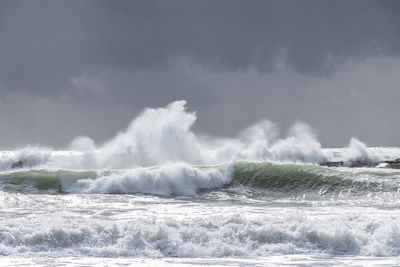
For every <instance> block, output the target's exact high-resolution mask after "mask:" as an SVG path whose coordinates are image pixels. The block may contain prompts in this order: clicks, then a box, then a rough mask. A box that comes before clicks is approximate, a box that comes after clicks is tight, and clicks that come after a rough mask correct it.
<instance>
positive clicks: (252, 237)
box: [0, 101, 400, 266]
mask: <svg viewBox="0 0 400 267" xmlns="http://www.w3.org/2000/svg"><path fill="white" fill-rule="evenodd" d="M195 119H196V116H195V114H194V113H190V112H187V111H186V109H185V102H183V101H178V102H173V103H171V104H170V105H168V106H167V107H164V108H159V109H146V110H145V111H143V113H142V114H141V115H140V116H138V117H137V118H136V119H135V120H133V122H132V123H131V124H130V125H129V127H128V128H127V129H126V130H125V131H123V132H121V133H119V134H117V135H116V136H115V137H114V138H113V139H112V140H110V141H108V142H106V143H104V144H101V145H97V144H95V143H94V141H93V140H91V139H90V138H88V137H78V138H76V139H75V140H73V141H72V142H71V145H70V146H69V147H68V148H67V149H65V150H53V149H50V148H45V147H25V148H20V149H15V150H13V151H1V152H0V203H1V209H0V265H9V266H32V265H36V266H93V265H100V266H101V265H103V266H114V265H116V266H139V265H142V266H188V265H195V266H203V265H212V266H238V265H239V266H282V265H294V266H341V265H342V266H398V265H399V264H400V260H399V255H400V224H399V222H400V200H399V188H400V170H397V169H395V168H388V167H387V165H385V161H386V162H387V161H388V160H395V159H397V158H400V149H398V148H379V147H375V148H368V147H367V146H365V145H364V144H363V143H362V142H360V141H358V140H357V139H351V141H350V143H349V146H348V147H345V148H336V149H324V148H322V147H321V145H320V143H319V142H318V141H317V139H316V136H315V134H313V132H312V130H311V129H310V128H309V127H308V126H307V125H305V124H303V123H297V124H295V125H294V126H293V127H292V129H291V130H289V132H288V134H287V135H286V136H285V137H280V134H279V131H278V129H277V127H276V126H275V125H274V124H273V123H271V122H268V121H261V122H260V123H258V124H256V125H253V126H251V127H249V128H248V129H246V130H244V131H242V132H241V133H239V134H238V136H237V137H236V138H216V137H210V136H204V135H199V134H196V133H194V132H193V131H192V130H191V126H192V124H193V123H194V121H195ZM326 162H335V163H337V162H340V163H341V164H339V165H338V166H336V165H335V166H336V167H327V166H321V165H324V163H326ZM354 163H357V164H354ZM354 166H357V167H354Z"/></svg>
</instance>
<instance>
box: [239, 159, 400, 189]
mask: <svg viewBox="0 0 400 267" xmlns="http://www.w3.org/2000/svg"><path fill="white" fill-rule="evenodd" d="M233 175H234V178H233V183H234V184H242V185H248V186H252V187H257V188H263V189H272V190H281V191H291V190H296V191H306V190H319V189H321V188H322V187H324V188H325V189H324V190H328V191H332V190H337V189H356V190H362V191H374V192H376V191H382V190H383V191H386V190H389V191H391V190H396V189H397V187H396V186H394V185H393V184H391V185H388V184H386V183H384V182H382V181H379V180H378V179H375V177H372V175H371V174H370V176H369V177H368V178H369V179H365V173H359V174H358V173H352V172H345V171H338V170H334V169H332V168H326V167H320V166H315V165H293V164H282V165H281V164H271V163H248V162H241V163H238V164H236V166H235V170H234V174H233ZM362 175H364V176H362ZM383 175H384V174H381V173H379V175H377V176H383Z"/></svg>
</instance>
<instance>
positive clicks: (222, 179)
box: [63, 163, 232, 196]
mask: <svg viewBox="0 0 400 267" xmlns="http://www.w3.org/2000/svg"><path fill="white" fill-rule="evenodd" d="M231 171H232V168H230V167H229V166H223V167H222V166H221V167H213V168H211V167H193V166H189V165H187V164H183V163H176V164H168V165H163V166H160V167H155V168H142V167H141V168H136V169H130V170H126V171H121V172H117V173H112V174H108V175H104V176H101V177H98V178H96V179H85V180H80V181H78V182H76V183H74V184H72V185H70V186H69V187H68V188H63V190H65V191H66V192H73V193H112V194H128V193H148V194H156V195H164V196H169V195H194V194H196V192H197V191H198V190H201V189H211V188H216V187H221V186H223V185H224V184H227V183H229V182H230V181H231V179H232V175H231Z"/></svg>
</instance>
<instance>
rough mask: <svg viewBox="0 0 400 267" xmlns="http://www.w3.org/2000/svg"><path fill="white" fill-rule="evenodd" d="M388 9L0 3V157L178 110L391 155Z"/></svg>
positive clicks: (394, 40)
mask: <svg viewBox="0 0 400 267" xmlns="http://www.w3.org/2000/svg"><path fill="white" fill-rule="evenodd" d="M399 14H400V1H367V0H363V1H347V0H343V1H340V0H336V1H333V0H332V1H323V0H316V1H307V0H306V1H284V0H277V1H264V0H262V1H245V0H242V1H232V0H230V1H221V0H212V1H211V0H210V1H188V0H181V1H175V0H173V1H163V0H160V1H152V0H143V1H131V0H129V1H128V0H127V1H125V0H113V1H106V0H104V1H101V0H96V1H91V0H70V1H57V0H46V1H42V0H35V1H32V0H26V1H21V0H3V1H1V2H0V127H1V128H0V129H1V130H0V149H10V148H14V147H16V146H22V145H26V144H41V145H48V146H53V147H55V148H62V147H66V146H67V145H68V143H69V142H70V141H71V140H72V139H73V138H74V137H76V136H80V135H86V136H90V137H91V138H93V139H94V140H95V141H96V142H97V143H101V142H104V141H105V140H107V139H109V138H111V137H112V136H113V135H114V134H115V133H116V132H117V131H120V130H123V129H124V128H126V127H127V125H128V123H129V122H130V121H131V120H132V119H133V118H134V117H135V116H136V115H137V114H138V113H139V112H140V111H141V109H143V108H144V107H158V106H164V105H166V104H168V103H169V102H171V101H174V100H181V99H185V100H187V101H188V107H189V110H192V111H194V110H196V111H197V114H198V117H199V118H198V121H197V123H196V127H195V130H196V131H198V132H204V133H208V134H213V135H219V136H234V135H235V134H236V133H237V132H238V131H239V130H241V129H243V128H244V127H246V126H249V125H251V124H253V123H255V122H257V121H258V120H260V119H263V118H267V119H270V120H271V121H273V122H275V123H277V124H278V125H280V126H281V128H282V129H283V131H284V130H285V129H286V128H287V127H289V126H290V125H291V124H292V123H293V122H295V121H297V120H301V121H304V122H306V123H308V124H309V125H310V126H311V127H313V128H314V129H315V130H316V132H317V133H318V136H319V139H320V141H321V143H322V145H323V146H325V147H331V146H345V145H347V143H348V141H349V139H350V137H352V136H355V137H358V138H359V139H361V140H362V141H365V142H366V143H367V144H368V145H371V146H378V145H385V146H400V141H399V140H400V138H399V137H400V123H399V122H400V120H399V119H398V116H399V114H400V105H399V101H400V15H399Z"/></svg>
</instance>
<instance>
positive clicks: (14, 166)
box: [11, 160, 24, 169]
mask: <svg viewBox="0 0 400 267" xmlns="http://www.w3.org/2000/svg"><path fill="white" fill-rule="evenodd" d="M22 167H24V163H23V162H22V161H21V160H19V161H17V162H14V163H13V164H11V169H20V168H22Z"/></svg>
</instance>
